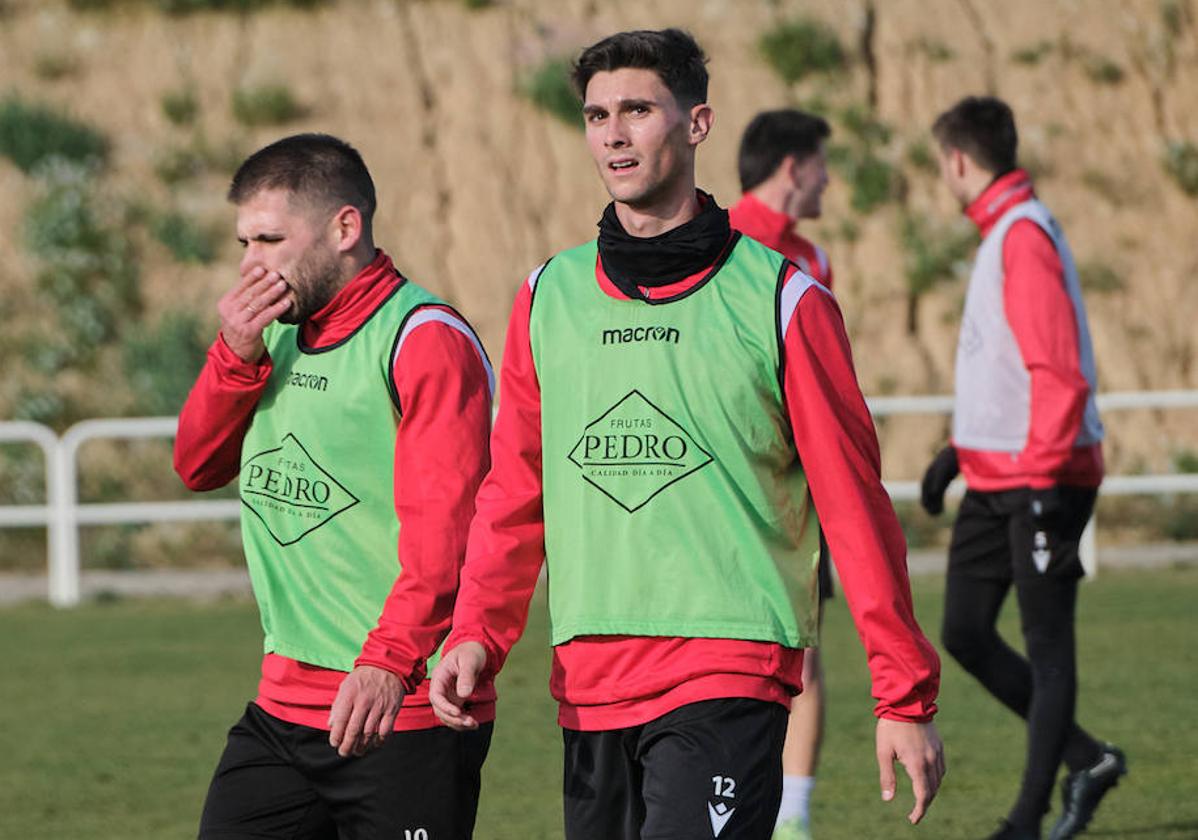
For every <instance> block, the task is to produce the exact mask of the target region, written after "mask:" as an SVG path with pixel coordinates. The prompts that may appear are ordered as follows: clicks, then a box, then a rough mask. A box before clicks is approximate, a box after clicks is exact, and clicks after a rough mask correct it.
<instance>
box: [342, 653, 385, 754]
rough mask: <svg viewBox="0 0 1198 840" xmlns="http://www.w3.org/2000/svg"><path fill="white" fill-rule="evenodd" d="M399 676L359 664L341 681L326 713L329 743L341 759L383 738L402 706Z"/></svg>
mask: <svg viewBox="0 0 1198 840" xmlns="http://www.w3.org/2000/svg"><path fill="white" fill-rule="evenodd" d="M403 698H404V689H403V683H402V682H400V679H399V677H397V676H395V674H393V673H391V672H390V671H385V670H383V669H382V668H376V667H374V666H373V665H359V666H358V667H356V668H354V670H353V671H351V672H350V673H349V674H348V675H347V676H346V678H345V679H344V680H343V681H342V682H341V688H339V689H338V690H337V699H336V700H334V701H333V710H332V713H331V714H330V715H329V744H330V745H332V746H334V747H336V748H337V754H338V755H340V756H341V757H342V758H348V757H349V756H350V755H358V756H361V755H365V754H366V752H367V751H368V750H370V749H372V748H373V747H377V746H378V745H379V744H381V743H382V742H383V740H384V739H386V737H387V735H388V734H390V732H391V730H392V729H393V728H394V727H395V716H396V715H397V714H399V708H400V706H402V705H403Z"/></svg>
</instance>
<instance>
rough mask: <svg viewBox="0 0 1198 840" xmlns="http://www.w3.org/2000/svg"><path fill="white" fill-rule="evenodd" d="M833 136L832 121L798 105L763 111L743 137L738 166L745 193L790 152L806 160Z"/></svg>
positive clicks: (765, 177) (742, 188) (771, 173)
mask: <svg viewBox="0 0 1198 840" xmlns="http://www.w3.org/2000/svg"><path fill="white" fill-rule="evenodd" d="M831 135H832V128H831V126H829V125H828V121H827V120H825V119H824V118H823V117H818V116H816V115H815V114H808V113H807V112H806V111H800V110H798V109H796V108H782V109H779V110H777V111H762V112H761V113H760V114H758V115H757V116H755V117H753V120H752V121H751V122H750V123H749V125H748V127H746V128H745V133H744V134H743V135H741V138H740V154H739V155H738V156H737V168H738V170H739V171H740V188H741V190H742V191H743V192H748V191H749V190H751V189H753V188H754V187H756V186H757V185H758V184H761V183H763V182H764V181H766V180H767V179H768V178H769V177H770V176H771V175H773V174H774V173H775V172H776V171H777V170H778V166H779V165H780V164H781V163H782V161H783V160H785V158H786V156H787V155H794V156H795V158H796V159H797V160H799V161H800V162H801V161H804V160H806V159H807V158H809V157H811V156H812V155H813V154H815V153H816V152H818V151H819V147H820V144H821V143H823V142H824V141H825V140H827V139H828V138H829V137H830V136H831Z"/></svg>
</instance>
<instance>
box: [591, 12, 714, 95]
mask: <svg viewBox="0 0 1198 840" xmlns="http://www.w3.org/2000/svg"><path fill="white" fill-rule="evenodd" d="M706 65H707V55H706V54H705V53H704V52H703V48H702V47H700V46H699V44H698V42H697V41H695V39H694V38H693V37H692V36H691V34H690V33H689V32H684V31H682V30H681V29H659V30H651V29H638V30H635V31H632V32H618V33H616V34H615V35H609V36H608V37H606V38H604V39H603V40H602V41H600V42H598V43H597V44H592V45H591V46H589V47H587V48H586V49H585V50H583V51H582V55H580V56H579V57H578V61H576V62H575V63H574V68H573V73H572V75H573V79H574V87H575V88H576V89H577V90H578V95H579V96H581V97H583V98H584V99H585V98H586V95H587V84H588V83H590V81H591V77H592V76H594V75H595V74H596V73H601V72H604V71H612V70H620V69H622V68H625V67H632V68H637V69H642V70H652V71H653V72H655V73H656V74H657V75H658V77H660V78H661V80H662V82H663V83H664V84H665V86H666V87H667V88H669V91H670V93H672V94H673V95H674V99H676V100H677V101H678V104H680V105H682V106H684V107H686V108H691V107H694V106H695V105H698V104H700V103H702V102H706V101H707V66H706Z"/></svg>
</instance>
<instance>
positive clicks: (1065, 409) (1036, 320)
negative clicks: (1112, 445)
mask: <svg viewBox="0 0 1198 840" xmlns="http://www.w3.org/2000/svg"><path fill="white" fill-rule="evenodd" d="M1034 197H1035V191H1034V190H1033V189H1032V181H1031V178H1030V177H1029V176H1028V174H1027V172H1025V171H1024V170H1022V169H1016V170H1014V171H1012V172H1008V173H1007V174H1006V175H1003V176H1002V177H1000V178H996V179H995V181H994V183H992V184H991V185H990V186H989V187H987V188H986V189H985V191H983V192H982V194H981V195H979V196H978V197H977V198H976V199H974V201H973V203H972V204H970V205H969V207H967V208H966V209H965V215H967V216H968V217H969V219H970V220H971V221H972V222H973V223H974V224H975V225H977V227H978V231H979V232H980V233H981V235H982V236H983V237H985V236H986V234H987V233H989V232H990V230H991V228H993V227H994V225H995V224H996V223H997V222H998V220H999V219H1000V218H1002V216H1003V214H1004V213H1006V212H1007V211H1008V210H1009V209H1011V208H1012V207H1013V206H1015V205H1016V204H1021V203H1023V202H1025V201H1028V200H1029V199H1032V198H1034ZM1002 256H1003V307H1004V310H1005V313H1006V316H1007V323H1009V324H1010V326H1011V332H1012V333H1014V335H1015V342H1016V344H1018V345H1019V352H1020V354H1021V355H1022V356H1023V363H1024V365H1025V366H1026V367H1027V370H1028V373H1029V375H1030V376H1031V418H1030V422H1029V425H1028V435H1027V445H1026V446H1025V447H1024V449H1023V451H1022V452H1019V453H1017V454H1016V455H1014V456H1012V455H1011V453H1009V452H983V451H980V450H976V449H964V448H961V447H957V457H958V459H959V461H960V464H961V472H962V474H963V475H964V477H965V483H966V485H967V486H968V487H969V488H970V489H972V490H982V491H987V492H989V491H999V490H1011V489H1014V488H1017V487H1033V488H1038V489H1042V488H1046V487H1052V486H1054V485H1057V484H1066V485H1072V486H1075V487H1097V486H1098V485H1099V484H1101V483H1102V475H1103V460H1102V444H1101V443H1095V444H1091V445H1089V446H1083V447H1076V448H1075V447H1074V446H1073V442H1074V441H1075V440H1077V436H1078V433H1079V432H1080V430H1081V426H1082V416H1083V414H1084V413H1085V409H1086V399H1087V397H1088V396H1089V393H1090V384H1089V383H1088V382H1087V381H1086V377H1085V375H1084V374H1083V373H1082V368H1081V353H1080V350H1079V346H1080V345H1079V343H1078V334H1077V321H1076V318H1075V314H1074V309H1073V302H1072V301H1071V300H1070V298H1069V293H1068V292H1067V291H1066V288H1065V270H1064V268H1063V266H1062V265H1061V258H1060V255H1059V254H1057V250H1056V247H1055V246H1054V245H1053V243H1052V240H1051V239H1050V238H1049V237H1048V234H1047V233H1046V232H1045V231H1044V230H1042V229H1041V228H1040V226H1039V225H1037V224H1036V223H1035V222H1033V221H1032V220H1031V219H1020V220H1019V221H1017V222H1015V223H1014V224H1013V225H1011V227H1010V229H1009V230H1008V231H1007V235H1006V238H1005V239H1004V240H1003V249H1002Z"/></svg>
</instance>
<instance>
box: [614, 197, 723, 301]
mask: <svg viewBox="0 0 1198 840" xmlns="http://www.w3.org/2000/svg"><path fill="white" fill-rule="evenodd" d="M699 199H700V201H701V202H702V205H703V206H702V208H701V209H700V210H699V214H698V215H697V216H695V217H694V218H693V219H691V220H690V221H689V222H686V223H685V224H681V225H679V226H678V227H676V228H673V229H671V230H667V231H666V232H665V233H662V234H658V235H657V236H649V237H639V236H633V235H632V234H630V233H628V231H626V230H624V226H623V225H622V224H620V220H619V218H618V217H617V216H616V205H615V203H614V202H613V203H611V204H608V205H607V208H606V209H604V211H603V218H602V219H600V220H599V258H600V260H602V262H603V270H604V271H605V272H606V273H607V276H608V278H609V279H610V280H611V281H612V283H613V284H614V285H615V287H616V288H617V289H619V290H620V291H621V292H623V293H624V294H625V295H626V296H628V297H630V298H634V299H637V300H644V298H645V296H644V295H643V294H641V291H640V289H639V288H637V287H638V286H648V287H656V286H668V285H669V284H670V283H677V282H678V281H679V280H682V279H683V278H685V277H690V276H691V275H692V274H697V273H699V272H700V271H702V270H703V269H705V268H710V267H711V266H712V265H714V264H715V261H716V260H717V259H719V256H720V254H722V253H723V251H724V248H725V247H726V246H727V245H728V237H729V236H731V235H732V228H731V226H730V225H729V224H728V211H727V210H725V209H723V208H722V207H720V206H719V205H717V204H716V203H715V199H714V198H712V197H711V195H709V194H708V193H705V192H702V191H700V192H699Z"/></svg>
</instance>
